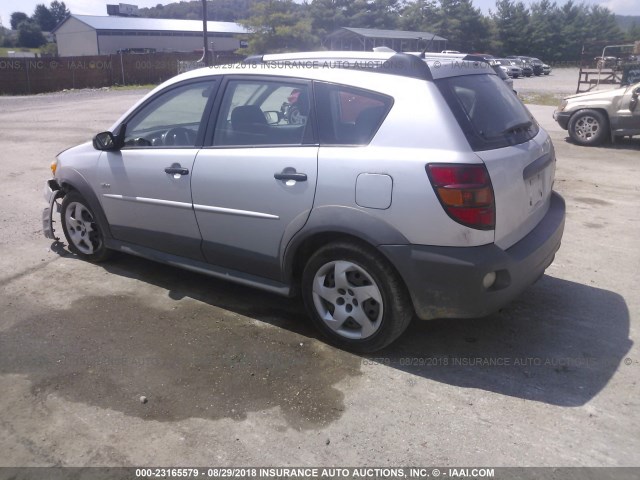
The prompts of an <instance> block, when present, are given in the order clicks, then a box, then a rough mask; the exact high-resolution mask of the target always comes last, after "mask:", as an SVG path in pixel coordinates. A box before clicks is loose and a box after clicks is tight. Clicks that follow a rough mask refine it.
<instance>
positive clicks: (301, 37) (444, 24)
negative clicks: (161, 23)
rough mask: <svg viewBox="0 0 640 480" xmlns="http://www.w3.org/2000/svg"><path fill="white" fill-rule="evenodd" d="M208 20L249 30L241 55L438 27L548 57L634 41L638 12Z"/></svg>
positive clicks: (337, 10) (220, 2)
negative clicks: (365, 32)
mask: <svg viewBox="0 0 640 480" xmlns="http://www.w3.org/2000/svg"><path fill="white" fill-rule="evenodd" d="M207 5H208V7H207V12H208V14H207V16H208V18H209V20H218V21H228V22H231V21H233V22H239V23H240V24H242V25H244V26H245V27H247V29H249V31H251V32H253V35H252V37H251V40H250V42H249V47H248V48H247V49H246V52H245V53H255V52H278V51H285V50H288V51H290V50H307V49H320V48H321V40H322V38H324V37H325V36H326V35H327V34H328V33H330V32H331V31H333V30H335V29H337V28H339V27H344V26H348V27H362V28H378V29H389V30H413V31H422V32H424V31H427V32H433V33H436V34H438V35H440V36H442V37H445V38H447V39H448V40H449V43H448V48H450V49H454V50H460V51H465V52H479V51H483V52H487V51H488V52H493V53H496V54H507V53H511V54H521V55H525V54H534V55H537V56H540V57H542V58H544V59H545V60H547V61H560V60H564V61H575V60H578V59H579V58H580V52H581V50H582V45H585V44H587V45H589V46H590V45H593V46H596V45H601V44H604V43H609V44H611V43H614V44H617V43H625V42H631V41H636V40H640V35H639V34H640V27H639V26H638V25H640V22H638V23H634V22H633V19H634V18H637V17H621V16H616V15H614V14H613V13H611V11H609V10H608V9H606V8H603V7H600V6H597V5H593V6H592V5H586V4H584V3H579V2H576V1H574V0H568V1H566V3H564V4H558V3H556V2H553V1H551V0H540V1H537V2H534V3H532V4H531V5H530V6H526V5H525V4H524V3H523V2H521V1H516V0H497V1H496V5H495V9H492V10H491V12H490V14H489V15H483V13H482V12H481V11H480V10H479V9H478V8H476V7H475V6H474V5H473V0H414V1H408V0H310V1H307V2H304V3H297V2H295V1H293V0H211V1H209V2H208V3H207ZM139 13H140V15H142V16H145V17H152V18H186V19H202V4H201V2H200V1H191V2H186V1H182V2H180V3H172V4H169V5H164V6H163V5H157V6H156V7H152V8H142V9H140V10H139Z"/></svg>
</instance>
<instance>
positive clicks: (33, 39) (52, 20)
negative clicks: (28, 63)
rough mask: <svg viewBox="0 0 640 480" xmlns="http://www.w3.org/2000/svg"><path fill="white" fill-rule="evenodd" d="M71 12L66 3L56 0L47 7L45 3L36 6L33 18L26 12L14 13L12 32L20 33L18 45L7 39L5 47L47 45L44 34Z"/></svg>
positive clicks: (4, 43)
mask: <svg viewBox="0 0 640 480" xmlns="http://www.w3.org/2000/svg"><path fill="white" fill-rule="evenodd" d="M69 13H70V12H69V10H68V9H67V6H66V5H65V4H64V2H59V1H58V0H54V1H53V2H51V3H50V4H49V6H48V7H47V6H46V5H45V4H44V3H41V4H39V5H36V8H35V10H34V12H33V14H32V15H31V16H29V15H27V14H26V13H24V12H19V11H16V12H13V13H12V14H11V19H10V24H11V29H12V30H17V31H18V38H17V43H15V44H12V42H11V41H10V40H9V39H8V38H7V37H5V39H4V40H3V45H2V46H3V47H27V48H37V47H41V46H42V45H45V44H46V43H47V40H46V39H45V37H44V35H43V34H42V32H50V31H51V30H53V29H54V28H55V26H56V25H57V24H58V23H60V22H61V21H62V20H64V19H65V17H66V16H67V15H69Z"/></svg>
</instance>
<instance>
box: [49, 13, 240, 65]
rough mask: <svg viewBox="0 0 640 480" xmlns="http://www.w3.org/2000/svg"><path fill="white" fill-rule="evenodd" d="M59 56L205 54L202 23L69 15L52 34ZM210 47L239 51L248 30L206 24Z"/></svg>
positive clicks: (217, 49)
mask: <svg viewBox="0 0 640 480" xmlns="http://www.w3.org/2000/svg"><path fill="white" fill-rule="evenodd" d="M52 33H53V34H55V37H56V42H57V43H58V55H60V56H61V57H75V56H81V55H107V54H112V53H118V52H119V51H121V50H124V51H127V50H129V51H132V50H133V51H143V50H144V51H155V52H194V51H198V50H199V51H202V43H203V42H202V21H200V20H169V19H162V18H135V17H116V16H110V17H101V16H92V15H70V16H69V17H67V18H66V19H65V20H64V21H62V22H61V23H60V24H59V25H58V26H56V28H55V29H54V30H53V32H52ZM207 33H208V35H207V38H208V39H209V48H210V50H212V51H215V52H233V51H235V50H237V49H238V48H240V46H241V45H240V42H241V40H239V39H238V38H237V37H238V35H242V34H246V33H247V31H246V29H245V28H244V27H242V26H241V25H238V24H237V23H232V22H207Z"/></svg>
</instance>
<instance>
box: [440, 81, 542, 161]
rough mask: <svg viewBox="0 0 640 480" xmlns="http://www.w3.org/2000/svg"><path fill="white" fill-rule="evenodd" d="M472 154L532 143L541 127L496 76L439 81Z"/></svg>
mask: <svg viewBox="0 0 640 480" xmlns="http://www.w3.org/2000/svg"><path fill="white" fill-rule="evenodd" d="M437 84H438V88H439V89H440V91H441V92H442V94H443V95H444V97H445V99H446V101H447V103H448V104H449V107H450V108H451V110H452V112H453V114H454V115H455V117H456V119H457V120H458V123H459V124H460V127H461V128H462V130H463V132H464V134H465V135H466V137H467V140H468V141H469V144H470V145H471V148H472V149H473V150H476V151H479V150H491V149H494V148H501V147H507V146H509V145H516V144H520V143H524V142H526V141H528V140H531V139H532V138H533V137H535V136H536V135H537V134H538V131H539V127H538V124H537V123H536V121H535V120H534V118H533V117H532V116H531V114H530V113H529V111H528V110H527V109H526V107H525V106H524V105H523V104H522V102H521V101H520V100H519V99H518V97H517V96H516V95H515V94H514V93H513V91H511V89H509V87H508V86H507V85H506V84H505V83H504V82H503V81H502V80H501V79H500V78H498V77H497V76H495V75H466V76H458V77H449V78H443V79H441V80H438V81H437Z"/></svg>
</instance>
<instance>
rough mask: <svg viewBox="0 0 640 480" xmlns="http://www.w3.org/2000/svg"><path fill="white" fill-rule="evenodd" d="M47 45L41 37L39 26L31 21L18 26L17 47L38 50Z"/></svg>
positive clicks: (42, 36)
mask: <svg viewBox="0 0 640 480" xmlns="http://www.w3.org/2000/svg"><path fill="white" fill-rule="evenodd" d="M45 43H47V40H46V39H45V38H44V35H42V30H41V29H40V26H39V25H38V24H37V23H35V22H33V21H32V20H27V21H25V22H22V23H21V24H20V25H18V46H19V47H27V48H38V47H40V46H42V45H44V44H45Z"/></svg>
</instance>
